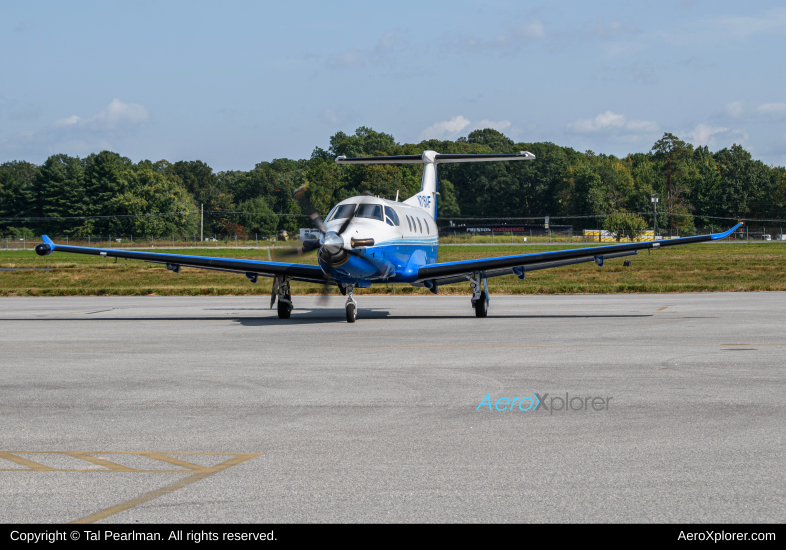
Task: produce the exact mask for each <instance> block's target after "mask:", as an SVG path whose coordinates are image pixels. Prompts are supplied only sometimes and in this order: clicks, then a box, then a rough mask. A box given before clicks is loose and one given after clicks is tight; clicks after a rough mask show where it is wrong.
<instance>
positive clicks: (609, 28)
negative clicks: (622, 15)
mask: <svg viewBox="0 0 786 550" xmlns="http://www.w3.org/2000/svg"><path fill="white" fill-rule="evenodd" d="M637 34H641V31H640V30H639V29H638V28H637V27H636V25H635V24H634V23H633V22H632V21H625V22H623V21H596V22H595V23H593V24H591V25H587V26H586V27H584V29H583V30H582V31H581V35H582V37H583V38H585V39H588V40H592V39H594V40H613V39H615V38H618V37H620V36H625V35H630V36H634V35H637Z"/></svg>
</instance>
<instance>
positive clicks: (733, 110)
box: [723, 101, 745, 118]
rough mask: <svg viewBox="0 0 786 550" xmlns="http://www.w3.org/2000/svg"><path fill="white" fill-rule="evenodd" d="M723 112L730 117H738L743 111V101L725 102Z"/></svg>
mask: <svg viewBox="0 0 786 550" xmlns="http://www.w3.org/2000/svg"><path fill="white" fill-rule="evenodd" d="M723 112H725V113H726V114H727V115H729V116H730V117H734V118H740V117H741V116H742V114H743V113H744V112H745V103H743V102H742V101H732V102H731V103H727V104H726V107H724V108H723Z"/></svg>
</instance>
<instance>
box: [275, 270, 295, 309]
mask: <svg viewBox="0 0 786 550" xmlns="http://www.w3.org/2000/svg"><path fill="white" fill-rule="evenodd" d="M292 309H293V306H292V295H291V294H290V293H289V277H281V279H280V280H279V284H278V318H279V319H289V315H290V314H291V313H292Z"/></svg>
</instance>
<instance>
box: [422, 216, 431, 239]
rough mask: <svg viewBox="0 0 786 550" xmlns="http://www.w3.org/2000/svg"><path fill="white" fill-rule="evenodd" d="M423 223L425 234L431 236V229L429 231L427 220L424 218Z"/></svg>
mask: <svg viewBox="0 0 786 550" xmlns="http://www.w3.org/2000/svg"><path fill="white" fill-rule="evenodd" d="M423 223H425V224H426V234H428V235H431V229H429V226H428V220H427V219H426V218H423Z"/></svg>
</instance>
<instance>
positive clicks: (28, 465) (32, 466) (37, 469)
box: [0, 451, 55, 472]
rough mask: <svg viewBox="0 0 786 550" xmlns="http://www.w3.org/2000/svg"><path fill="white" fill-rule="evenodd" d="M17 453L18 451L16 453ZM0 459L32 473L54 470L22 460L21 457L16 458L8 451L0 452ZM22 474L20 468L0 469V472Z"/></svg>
mask: <svg viewBox="0 0 786 550" xmlns="http://www.w3.org/2000/svg"><path fill="white" fill-rule="evenodd" d="M17 452H19V451H17ZM0 458H4V459H6V460H8V461H11V462H14V463H16V464H19V465H20V466H25V467H26V468H27V469H28V470H33V471H34V472H54V471H55V469H54V468H50V467H49V466H44V465H43V464H39V463H38V462H33V461H32V460H27V459H26V458H22V457H21V456H16V455H14V454H13V453H11V452H10V451H0ZM5 471H10V472H19V471H21V472H24V471H25V470H22V469H20V468H3V469H0V472H5Z"/></svg>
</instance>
